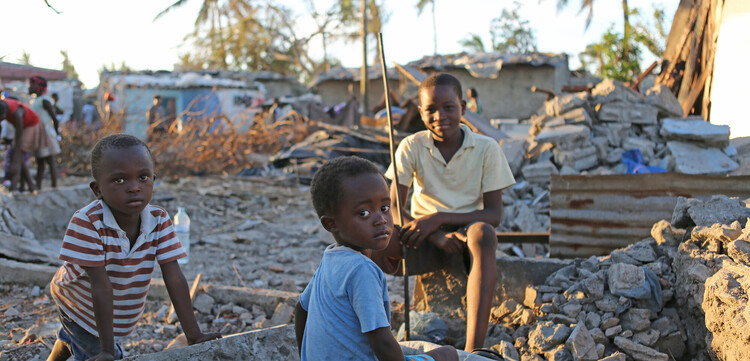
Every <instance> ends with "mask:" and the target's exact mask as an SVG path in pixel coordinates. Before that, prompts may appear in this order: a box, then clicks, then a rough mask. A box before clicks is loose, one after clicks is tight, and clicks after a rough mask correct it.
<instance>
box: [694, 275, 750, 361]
mask: <svg viewBox="0 0 750 361" xmlns="http://www.w3.org/2000/svg"><path fill="white" fill-rule="evenodd" d="M748 274H749V273H748V267H747V266H744V265H737V264H730V263H728V262H725V263H724V266H723V267H722V268H721V269H720V270H719V271H717V272H716V274H714V275H713V276H711V277H710V278H709V279H707V280H706V283H705V285H706V289H705V292H704V296H703V304H702V305H701V306H702V309H703V310H704V312H705V320H706V329H707V330H708V334H707V335H706V341H707V343H708V345H709V346H710V348H711V350H710V351H709V352H710V353H711V354H712V356H713V357H712V358H716V359H718V360H744V359H747V356H748V355H750V345H748V343H747V337H748V336H750V330H749V329H748V326H747V317H748V316H747V315H748V311H749V310H750V309H749V308H748V304H747V300H748V295H750V284H749V283H748V282H747V276H748Z"/></svg>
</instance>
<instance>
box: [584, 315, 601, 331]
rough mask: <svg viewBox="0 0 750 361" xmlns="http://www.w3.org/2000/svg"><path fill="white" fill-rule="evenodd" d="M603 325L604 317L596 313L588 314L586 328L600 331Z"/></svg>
mask: <svg viewBox="0 0 750 361" xmlns="http://www.w3.org/2000/svg"><path fill="white" fill-rule="evenodd" d="M601 323H602V316H600V315H599V314H598V313H596V312H589V313H587V314H586V327H588V328H589V329H590V330H594V329H597V330H598V329H599V326H600V325H601Z"/></svg>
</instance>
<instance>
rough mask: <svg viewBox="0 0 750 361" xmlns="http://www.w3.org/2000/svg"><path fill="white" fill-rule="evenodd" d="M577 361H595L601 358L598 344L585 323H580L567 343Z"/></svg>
mask: <svg viewBox="0 0 750 361" xmlns="http://www.w3.org/2000/svg"><path fill="white" fill-rule="evenodd" d="M565 346H566V347H567V349H568V350H569V351H570V354H571V355H572V356H573V360H575V361H595V360H597V359H598V358H599V356H598V355H597V353H596V343H595V342H594V339H593V338H592V337H591V334H590V333H589V331H588V329H587V328H586V326H585V325H584V324H583V323H579V324H578V325H576V327H575V328H574V329H573V332H571V333H570V337H568V340H567V341H565Z"/></svg>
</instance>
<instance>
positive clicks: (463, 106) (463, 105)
mask: <svg viewBox="0 0 750 361" xmlns="http://www.w3.org/2000/svg"><path fill="white" fill-rule="evenodd" d="M464 114H466V100H463V99H461V115H464Z"/></svg>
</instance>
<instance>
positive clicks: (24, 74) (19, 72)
mask: <svg viewBox="0 0 750 361" xmlns="http://www.w3.org/2000/svg"><path fill="white" fill-rule="evenodd" d="M35 75H36V76H41V77H43V78H45V79H47V82H48V85H47V86H48V91H47V94H52V93H57V94H58V95H59V96H60V100H59V101H58V103H57V106H58V107H60V109H62V111H63V112H64V117H65V118H64V119H66V118H67V117H70V115H71V114H73V113H74V110H75V109H76V105H77V107H78V109H79V110H80V106H81V104H80V98H81V82H80V81H78V80H76V79H68V75H67V73H65V72H64V71H62V70H55V69H47V68H39V67H36V66H31V65H23V64H14V63H7V62H2V61H0V91H4V92H7V95H9V96H12V97H16V98H18V99H21V100H22V101H24V102H28V100H29V98H28V97H29V95H28V90H29V78H31V77H32V76H35Z"/></svg>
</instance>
